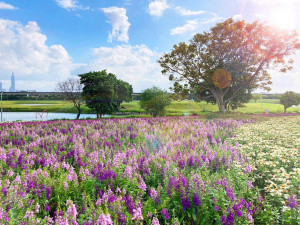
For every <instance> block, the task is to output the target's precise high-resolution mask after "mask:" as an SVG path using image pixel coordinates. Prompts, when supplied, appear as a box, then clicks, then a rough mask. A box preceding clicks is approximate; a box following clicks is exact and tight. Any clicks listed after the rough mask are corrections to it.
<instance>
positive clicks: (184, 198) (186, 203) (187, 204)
mask: <svg viewBox="0 0 300 225" xmlns="http://www.w3.org/2000/svg"><path fill="white" fill-rule="evenodd" d="M181 204H182V207H183V210H187V209H188V208H190V207H191V203H190V201H189V198H188V195H186V196H181Z"/></svg>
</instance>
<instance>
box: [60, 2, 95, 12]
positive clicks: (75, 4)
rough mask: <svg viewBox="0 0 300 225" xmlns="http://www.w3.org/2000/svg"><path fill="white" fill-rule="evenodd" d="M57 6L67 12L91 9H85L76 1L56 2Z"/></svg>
mask: <svg viewBox="0 0 300 225" xmlns="http://www.w3.org/2000/svg"><path fill="white" fill-rule="evenodd" d="M56 2H57V4H58V5H59V6H60V7H62V8H64V9H67V10H77V9H80V10H89V9H90V7H88V6H87V7H84V6H82V5H80V4H79V3H78V1H76V0H56Z"/></svg>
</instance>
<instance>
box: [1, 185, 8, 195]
mask: <svg viewBox="0 0 300 225" xmlns="http://www.w3.org/2000/svg"><path fill="white" fill-rule="evenodd" d="M1 192H2V194H3V195H4V196H7V194H8V190H7V188H6V187H4V188H2V189H1Z"/></svg>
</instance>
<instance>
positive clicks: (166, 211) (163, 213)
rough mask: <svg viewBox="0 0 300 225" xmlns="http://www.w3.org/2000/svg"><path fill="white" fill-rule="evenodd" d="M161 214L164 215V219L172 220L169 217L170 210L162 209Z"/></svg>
mask: <svg viewBox="0 0 300 225" xmlns="http://www.w3.org/2000/svg"><path fill="white" fill-rule="evenodd" d="M161 214H162V216H163V218H164V219H165V220H168V219H170V216H169V210H168V209H162V210H161Z"/></svg>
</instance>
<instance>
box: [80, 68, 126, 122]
mask: <svg viewBox="0 0 300 225" xmlns="http://www.w3.org/2000/svg"><path fill="white" fill-rule="evenodd" d="M79 77H80V82H81V84H83V85H84V87H83V92H82V96H83V97H84V99H85V100H86V105H87V106H88V107H89V108H91V109H92V110H94V111H95V112H96V113H97V118H99V117H100V118H101V117H102V115H103V114H112V113H114V112H117V111H118V110H119V107H120V105H121V103H122V102H123V101H130V99H131V94H132V86H131V85H130V84H129V83H127V82H125V81H122V80H118V79H117V77H116V76H115V75H114V74H112V73H107V72H106V70H102V71H99V72H89V73H85V74H81V75H79Z"/></svg>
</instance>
